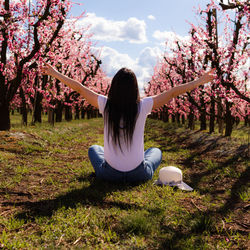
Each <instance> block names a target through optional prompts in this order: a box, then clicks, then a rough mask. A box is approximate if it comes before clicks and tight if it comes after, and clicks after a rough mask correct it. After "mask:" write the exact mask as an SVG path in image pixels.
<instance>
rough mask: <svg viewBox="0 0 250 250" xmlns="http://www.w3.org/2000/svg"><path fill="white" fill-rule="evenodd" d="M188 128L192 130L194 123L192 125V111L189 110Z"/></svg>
mask: <svg viewBox="0 0 250 250" xmlns="http://www.w3.org/2000/svg"><path fill="white" fill-rule="evenodd" d="M188 128H189V129H191V130H194V128H195V125H194V112H193V111H192V110H191V111H190V113H189V115H188Z"/></svg>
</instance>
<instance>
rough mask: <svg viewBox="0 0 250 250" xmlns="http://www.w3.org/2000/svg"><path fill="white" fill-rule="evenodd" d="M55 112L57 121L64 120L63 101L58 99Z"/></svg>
mask: <svg viewBox="0 0 250 250" xmlns="http://www.w3.org/2000/svg"><path fill="white" fill-rule="evenodd" d="M55 114H56V122H62V116H63V105H62V103H61V101H57V104H56V108H55Z"/></svg>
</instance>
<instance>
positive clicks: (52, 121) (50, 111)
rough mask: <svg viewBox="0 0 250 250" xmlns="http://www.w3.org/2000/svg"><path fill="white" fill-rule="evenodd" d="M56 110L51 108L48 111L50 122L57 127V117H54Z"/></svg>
mask: <svg viewBox="0 0 250 250" xmlns="http://www.w3.org/2000/svg"><path fill="white" fill-rule="evenodd" d="M54 113H55V112H54V109H52V108H49V110H48V122H49V123H50V124H51V125H52V126H54V125H55V115H54Z"/></svg>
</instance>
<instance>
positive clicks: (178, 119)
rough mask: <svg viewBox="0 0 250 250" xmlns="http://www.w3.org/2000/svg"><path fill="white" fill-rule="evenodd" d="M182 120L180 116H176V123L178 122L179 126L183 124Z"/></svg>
mask: <svg viewBox="0 0 250 250" xmlns="http://www.w3.org/2000/svg"><path fill="white" fill-rule="evenodd" d="M180 118H181V116H180V114H179V113H177V114H176V121H177V123H178V124H181V119H180Z"/></svg>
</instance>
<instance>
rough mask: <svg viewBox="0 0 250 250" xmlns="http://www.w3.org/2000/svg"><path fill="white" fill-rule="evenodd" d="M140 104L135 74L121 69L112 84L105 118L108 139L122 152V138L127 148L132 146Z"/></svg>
mask: <svg viewBox="0 0 250 250" xmlns="http://www.w3.org/2000/svg"><path fill="white" fill-rule="evenodd" d="M139 102H140V95H139V89H138V83H137V79H136V76H135V74H134V72H133V71H131V70H130V69H127V68H122V69H120V70H119V71H118V72H117V73H116V74H115V76H114V77H113V79H112V82H111V87H110V90H109V94H108V100H107V103H106V106H105V116H104V118H105V122H106V124H107V126H108V138H110V137H111V138H112V141H113V143H114V144H115V145H119V147H120V149H121V151H122V148H121V136H123V138H124V142H125V143H126V145H127V146H130V145H131V141H132V137H133V132H134V128H135V123H136V119H137V114H138V104H139Z"/></svg>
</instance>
